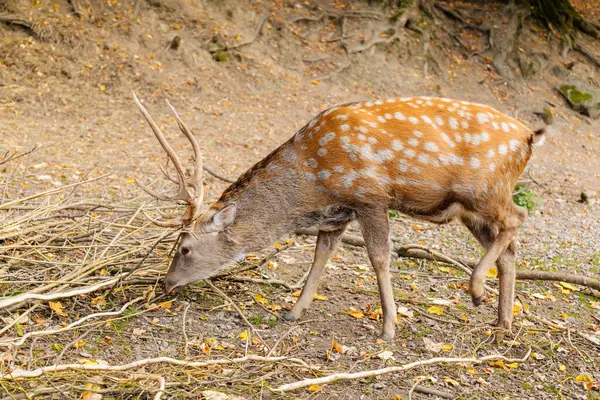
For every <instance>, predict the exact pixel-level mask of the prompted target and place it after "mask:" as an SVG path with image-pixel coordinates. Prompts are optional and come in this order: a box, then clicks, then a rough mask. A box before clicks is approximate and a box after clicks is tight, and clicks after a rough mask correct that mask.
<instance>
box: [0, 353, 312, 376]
mask: <svg viewBox="0 0 600 400" xmlns="http://www.w3.org/2000/svg"><path fill="white" fill-rule="evenodd" d="M246 361H258V362H278V361H291V362H294V363H296V364H298V366H301V367H305V368H308V369H313V368H311V367H310V366H309V365H308V364H306V363H305V362H304V361H302V360H301V359H299V358H291V357H263V356H258V355H254V354H250V355H247V356H244V357H238V358H232V359H230V360H228V359H216V360H208V361H186V360H178V359H175V358H171V357H156V358H145V359H142V360H138V361H134V362H131V363H128V364H122V365H100V364H59V365H50V366H47V367H40V368H36V369H34V370H29V371H27V370H22V369H17V370H15V371H12V372H9V373H6V374H4V375H2V376H0V381H2V380H5V381H8V380H10V381H14V380H17V379H27V378H37V377H38V376H42V375H46V374H49V373H52V372H62V371H98V372H102V371H107V372H120V371H127V370H130V369H135V368H142V367H145V366H148V365H154V364H169V365H177V366H181V367H187V368H202V367H208V366H211V365H226V364H239V363H243V362H246Z"/></svg>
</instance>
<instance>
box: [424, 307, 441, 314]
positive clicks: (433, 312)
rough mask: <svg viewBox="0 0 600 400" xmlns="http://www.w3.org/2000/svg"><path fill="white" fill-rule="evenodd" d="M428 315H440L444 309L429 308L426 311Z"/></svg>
mask: <svg viewBox="0 0 600 400" xmlns="http://www.w3.org/2000/svg"><path fill="white" fill-rule="evenodd" d="M427 312H428V313H429V314H436V315H442V314H443V313H444V307H438V306H431V307H429V308H428V309H427Z"/></svg>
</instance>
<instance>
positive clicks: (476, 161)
mask: <svg viewBox="0 0 600 400" xmlns="http://www.w3.org/2000/svg"><path fill="white" fill-rule="evenodd" d="M469 164H470V165H471V168H473V169H477V168H479V167H480V165H481V163H480V162H479V158H477V157H475V156H473V157H471V160H469Z"/></svg>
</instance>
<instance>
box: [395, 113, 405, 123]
mask: <svg viewBox="0 0 600 400" xmlns="http://www.w3.org/2000/svg"><path fill="white" fill-rule="evenodd" d="M394 118H396V119H397V120H399V121H404V120H406V117H405V116H404V114H402V113H401V112H400V111H396V112H395V113H394Z"/></svg>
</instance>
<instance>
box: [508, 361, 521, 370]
mask: <svg viewBox="0 0 600 400" xmlns="http://www.w3.org/2000/svg"><path fill="white" fill-rule="evenodd" d="M506 366H507V367H508V368H511V369H516V368H519V363H516V362H513V363H510V364H506Z"/></svg>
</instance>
